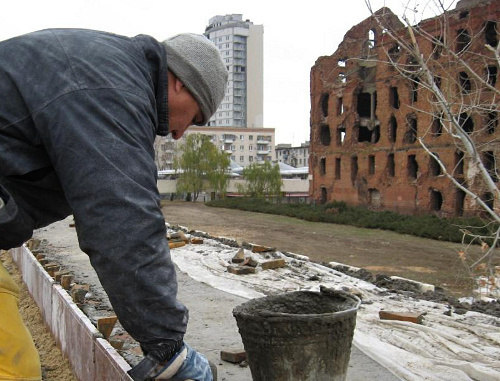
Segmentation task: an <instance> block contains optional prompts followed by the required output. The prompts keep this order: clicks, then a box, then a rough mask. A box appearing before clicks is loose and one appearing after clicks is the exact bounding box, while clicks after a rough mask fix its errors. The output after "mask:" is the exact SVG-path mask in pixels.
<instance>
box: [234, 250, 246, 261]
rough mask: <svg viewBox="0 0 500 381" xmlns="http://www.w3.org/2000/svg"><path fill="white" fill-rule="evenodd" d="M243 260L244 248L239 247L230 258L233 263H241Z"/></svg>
mask: <svg viewBox="0 0 500 381" xmlns="http://www.w3.org/2000/svg"><path fill="white" fill-rule="evenodd" d="M244 261H245V250H244V249H239V250H238V252H237V253H236V254H235V255H234V257H233V258H232V259H231V262H233V263H243V262H244Z"/></svg>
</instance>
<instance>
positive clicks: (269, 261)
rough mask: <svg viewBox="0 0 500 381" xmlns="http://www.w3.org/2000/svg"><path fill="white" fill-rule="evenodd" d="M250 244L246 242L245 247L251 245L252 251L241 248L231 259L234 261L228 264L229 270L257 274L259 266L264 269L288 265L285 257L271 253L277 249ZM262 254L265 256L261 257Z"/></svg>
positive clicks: (234, 272)
mask: <svg viewBox="0 0 500 381" xmlns="http://www.w3.org/2000/svg"><path fill="white" fill-rule="evenodd" d="M248 245H249V244H244V247H251V249H252V250H251V251H250V250H247V249H244V248H241V249H239V250H238V252H237V253H236V254H235V255H234V257H233V258H232V259H231V262H232V263H231V264H230V265H228V266H227V271H228V272H230V273H231V274H236V275H244V274H255V272H256V271H257V267H260V269H262V270H270V269H277V268H281V267H285V266H286V261H285V259H284V258H275V257H273V256H272V255H271V254H274V253H275V249H273V248H269V247H266V246H260V245H253V244H250V245H251V246H248ZM255 254H256V255H255ZM260 256H263V257H264V258H260Z"/></svg>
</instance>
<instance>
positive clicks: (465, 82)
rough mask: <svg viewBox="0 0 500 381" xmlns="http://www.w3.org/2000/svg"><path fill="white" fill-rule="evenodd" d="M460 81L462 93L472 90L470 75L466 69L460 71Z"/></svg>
mask: <svg viewBox="0 0 500 381" xmlns="http://www.w3.org/2000/svg"><path fill="white" fill-rule="evenodd" d="M458 83H459V84H460V89H461V91H462V94H468V93H470V91H471V90H472V84H471V81H470V78H469V75H468V74H467V73H466V72H465V71H461V72H460V73H458Z"/></svg>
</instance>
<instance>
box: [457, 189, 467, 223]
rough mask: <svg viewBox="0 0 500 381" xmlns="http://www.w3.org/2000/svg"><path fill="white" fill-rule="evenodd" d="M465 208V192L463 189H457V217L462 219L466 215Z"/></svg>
mask: <svg viewBox="0 0 500 381" xmlns="http://www.w3.org/2000/svg"><path fill="white" fill-rule="evenodd" d="M464 206H465V192H464V191H463V190H461V189H457V191H456V193H455V215H456V216H457V217H462V216H463V215H464Z"/></svg>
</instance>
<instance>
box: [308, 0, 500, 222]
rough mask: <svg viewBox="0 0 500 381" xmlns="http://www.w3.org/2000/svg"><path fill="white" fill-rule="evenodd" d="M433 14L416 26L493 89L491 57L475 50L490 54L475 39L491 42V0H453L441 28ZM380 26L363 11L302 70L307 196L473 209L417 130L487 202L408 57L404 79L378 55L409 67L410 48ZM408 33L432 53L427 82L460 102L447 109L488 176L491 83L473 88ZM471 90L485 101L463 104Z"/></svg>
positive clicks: (441, 210)
mask: <svg viewBox="0 0 500 381" xmlns="http://www.w3.org/2000/svg"><path fill="white" fill-rule="evenodd" d="M376 15H383V20H384V21H383V22H384V26H385V27H386V28H387V29H389V28H390V29H391V30H397V33H398V35H399V36H401V38H404V39H408V37H407V36H408V35H409V34H408V31H407V30H406V29H405V28H403V24H402V23H401V21H400V20H399V19H398V18H397V17H396V16H395V15H394V14H393V13H392V12H391V11H390V10H389V9H388V8H383V9H381V10H379V11H378V12H377V13H376ZM442 17H443V16H438V17H435V18H432V19H427V20H424V21H422V22H421V23H420V24H419V26H418V27H419V28H420V30H423V31H426V32H427V33H428V34H429V35H430V36H434V38H438V39H444V40H445V41H447V42H449V43H450V45H452V46H453V49H455V51H456V52H458V53H460V54H463V55H464V57H467V59H468V60H469V61H468V62H470V64H471V66H472V67H473V69H474V71H475V72H477V73H481V75H483V73H484V75H485V76H486V78H487V81H488V84H490V85H492V86H493V87H495V88H496V89H498V88H499V82H500V81H499V80H497V77H498V64H497V62H496V61H495V60H494V59H489V58H485V56H486V55H488V57H492V54H491V52H489V51H488V50H487V48H486V47H485V44H486V43H488V44H490V45H491V46H497V45H498V39H499V35H498V25H497V20H499V19H500V0H494V1H477V0H476V1H473V0H472V1H470V0H468V1H465V0H462V1H460V2H459V3H458V5H457V8H456V9H455V10H453V11H451V12H449V13H448V14H447V17H448V21H447V24H446V25H448V28H447V29H446V30H445V31H444V32H443V25H445V23H444V22H443V21H444V20H443V19H442ZM387 29H386V30H384V29H383V28H382V27H381V26H380V24H379V23H377V21H376V19H375V18H374V17H370V18H368V19H366V20H364V21H363V22H361V23H360V24H358V25H356V26H354V27H353V28H351V30H349V31H348V32H347V34H346V35H345V37H344V40H343V41H342V43H341V44H340V45H339V47H338V49H337V51H336V52H335V53H334V54H333V55H331V56H329V57H320V58H319V59H318V60H317V61H316V63H315V65H314V66H313V68H312V70H311V139H310V140H311V143H310V159H309V161H310V162H309V167H310V171H311V172H312V175H313V176H312V180H311V186H310V193H311V197H312V198H313V199H314V200H316V201H317V202H320V203H325V202H331V201H333V200H337V201H345V202H347V203H348V204H351V205H365V206H368V207H370V208H373V209H387V210H394V211H398V212H401V213H409V214H421V213H438V214H440V215H442V216H461V215H473V214H477V213H478V208H477V206H476V201H475V200H474V199H473V198H471V197H469V196H466V194H465V193H464V192H463V191H460V190H458V189H457V188H456V187H455V186H454V185H453V184H452V183H451V181H450V180H449V179H448V178H447V177H446V176H444V175H443V173H442V170H441V168H440V166H439V165H437V162H436V161H435V160H434V159H432V157H431V156H429V154H428V153H427V152H425V150H424V149H423V147H422V146H421V145H420V144H419V141H418V138H423V141H424V142H425V144H426V145H427V146H428V147H429V148H430V150H431V152H433V153H435V154H437V155H438V157H439V158H440V159H441V160H442V161H443V163H444V164H445V165H446V167H447V168H449V169H450V171H451V172H452V173H453V176H454V177H455V178H456V179H458V180H459V181H460V182H461V183H462V184H465V185H466V186H467V188H468V189H471V190H473V191H474V192H475V193H476V194H477V195H478V196H480V197H481V198H483V199H484V200H486V201H487V202H489V203H492V202H493V201H491V199H492V197H491V194H488V192H486V191H485V190H484V185H482V184H481V181H478V180H477V178H476V177H475V176H474V173H472V172H471V166H470V165H469V164H470V158H469V157H467V155H464V153H463V151H462V150H461V149H460V147H459V146H457V145H455V144H454V142H453V140H452V137H451V136H450V134H448V133H445V132H444V129H443V124H442V123H444V122H443V120H442V119H441V115H439V114H436V111H435V107H434V106H433V102H435V98H434V97H433V94H431V93H430V92H429V91H427V90H426V89H425V88H423V87H422V86H419V77H418V67H415V73H416V74H415V76H414V77H413V78H411V79H408V78H405V77H404V76H402V75H401V74H400V72H399V71H398V70H397V68H395V67H394V65H391V64H389V63H388V61H390V60H393V62H396V63H397V64H403V65H406V66H405V68H410V70H411V65H412V58H411V55H408V54H407V52H406V51H405V50H404V49H401V47H400V46H399V45H398V44H397V43H395V42H394V39H392V38H390V37H389V36H388V33H387ZM416 38H417V44H418V46H419V49H420V50H421V53H422V54H423V56H424V57H429V58H431V59H433V60H435V62H436V66H435V67H436V76H435V83H436V84H437V85H438V86H441V87H442V88H443V89H445V90H443V92H446V94H448V95H449V96H453V97H456V99H457V105H462V107H459V108H457V110H459V111H456V112H457V113H458V112H459V113H460V114H459V118H460V123H461V124H462V126H463V128H464V129H465V130H466V131H467V132H468V133H469V134H470V136H471V138H472V139H473V140H474V141H475V142H476V145H477V147H478V148H479V149H480V151H481V155H482V156H481V158H482V160H483V162H484V163H485V165H486V166H487V167H488V168H489V169H491V176H492V178H493V179H494V181H497V176H496V171H495V168H496V166H495V163H496V161H497V160H498V157H499V155H500V147H499V145H498V141H499V138H500V131H499V128H498V127H499V126H498V110H497V107H498V106H497V103H498V95H496V98H495V92H494V91H491V89H490V90H488V89H487V88H486V89H485V88H481V89H476V88H475V86H476V81H475V80H474V78H473V77H472V76H471V75H470V73H469V72H468V71H466V70H465V69H463V68H462V67H460V66H457V65H456V64H455V63H454V62H453V60H451V59H450V57H449V56H445V55H444V54H442V52H441V51H440V48H439V47H438V46H436V45H433V44H432V43H431V41H429V40H424V39H422V38H421V36H419V35H417V37H416ZM389 58H390V60H389ZM437 68H439V69H437ZM473 97H474V98H475V99H478V100H479V101H478V102H480V103H481V104H485V105H487V107H483V108H478V107H476V108H474V109H473V110H472V111H470V112H469V111H468V110H467V108H464V107H463V105H464V104H468V102H472V101H473V100H472V99H471V98H473ZM461 102H462V103H461ZM457 107H458V106H457ZM478 110H480V111H478ZM457 115H458V114H457ZM494 206H495V208H497V207H500V205H494Z"/></svg>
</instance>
